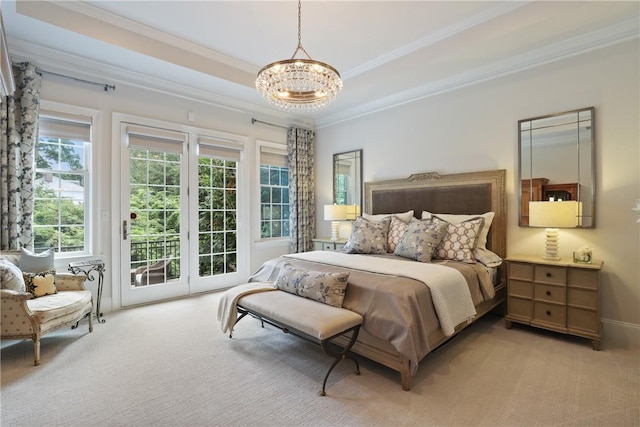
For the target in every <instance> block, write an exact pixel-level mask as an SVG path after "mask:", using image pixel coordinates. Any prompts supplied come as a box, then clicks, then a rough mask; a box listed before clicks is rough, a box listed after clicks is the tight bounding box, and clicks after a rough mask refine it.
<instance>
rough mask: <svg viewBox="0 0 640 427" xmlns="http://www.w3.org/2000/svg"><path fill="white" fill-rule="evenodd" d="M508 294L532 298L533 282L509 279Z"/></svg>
mask: <svg viewBox="0 0 640 427" xmlns="http://www.w3.org/2000/svg"><path fill="white" fill-rule="evenodd" d="M509 296H518V297H525V298H533V283H531V282H524V281H522V280H514V279H511V280H509Z"/></svg>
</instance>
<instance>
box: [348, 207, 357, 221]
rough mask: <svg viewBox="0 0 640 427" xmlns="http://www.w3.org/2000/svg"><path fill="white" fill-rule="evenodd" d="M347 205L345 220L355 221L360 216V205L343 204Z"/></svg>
mask: <svg viewBox="0 0 640 427" xmlns="http://www.w3.org/2000/svg"><path fill="white" fill-rule="evenodd" d="M345 206H346V207H347V218H346V219H347V221H355V219H356V218H358V217H359V216H360V205H345Z"/></svg>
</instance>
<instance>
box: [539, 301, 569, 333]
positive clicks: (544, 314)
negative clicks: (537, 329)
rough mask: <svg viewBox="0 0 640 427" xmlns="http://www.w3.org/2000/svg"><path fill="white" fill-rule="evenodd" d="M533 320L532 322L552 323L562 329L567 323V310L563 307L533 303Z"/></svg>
mask: <svg viewBox="0 0 640 427" xmlns="http://www.w3.org/2000/svg"><path fill="white" fill-rule="evenodd" d="M533 319H534V322H535V321H541V322H544V323H553V324H554V325H558V326H560V327H562V328H564V327H565V326H566V322H567V308H566V306H564V305H557V304H550V303H546V302H538V301H536V302H534V303H533Z"/></svg>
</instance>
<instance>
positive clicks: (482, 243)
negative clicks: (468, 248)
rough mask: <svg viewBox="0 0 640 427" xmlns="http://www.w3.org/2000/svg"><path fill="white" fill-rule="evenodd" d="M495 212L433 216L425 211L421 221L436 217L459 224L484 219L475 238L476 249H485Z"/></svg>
mask: <svg viewBox="0 0 640 427" xmlns="http://www.w3.org/2000/svg"><path fill="white" fill-rule="evenodd" d="M495 214H496V213H495V212H485V213H483V214H481V215H454V214H434V213H431V212H427V211H422V219H429V218H431V216H432V215H435V216H437V217H438V218H440V219H441V220H443V221H447V222H448V223H450V224H455V225H457V224H460V223H461V222H464V221H469V220H470V219H474V218H478V217H481V218H483V219H484V222H483V223H482V228H481V229H480V233H479V234H478V237H477V238H476V243H475V244H476V248H482V249H486V248H487V236H488V235H489V228H491V223H492V222H493V217H494V216H495Z"/></svg>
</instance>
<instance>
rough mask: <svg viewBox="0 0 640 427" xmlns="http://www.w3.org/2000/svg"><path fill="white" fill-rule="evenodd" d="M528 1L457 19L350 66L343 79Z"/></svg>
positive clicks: (505, 3) (414, 50)
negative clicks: (354, 65)
mask: <svg viewBox="0 0 640 427" xmlns="http://www.w3.org/2000/svg"><path fill="white" fill-rule="evenodd" d="M529 3H531V1H524V2H515V1H514V2H500V3H498V4H496V5H495V6H493V7H491V8H489V9H485V10H482V11H481V12H480V13H477V14H475V15H473V16H471V17H469V18H466V19H463V20H460V21H457V22H456V23H454V24H452V25H449V26H448V27H445V28H442V29H440V30H438V31H435V32H433V33H429V34H428V35H427V36H425V37H422V38H420V39H418V40H415V41H413V42H411V43H409V44H407V45H405V46H402V47H400V48H398V49H394V50H392V51H390V52H387V53H385V54H384V55H380V56H379V57H377V58H374V59H373V60H371V61H368V62H365V63H364V64H362V65H359V66H357V67H355V68H352V69H351V70H347V71H346V72H344V73H343V78H344V80H348V79H350V78H353V77H355V76H357V75H359V74H363V73H366V72H367V71H371V70H373V69H375V68H377V67H380V66H382V65H384V64H386V63H389V62H392V61H394V60H396V59H398V58H401V57H403V56H406V55H409V54H411V53H413V52H416V51H418V50H420V49H424V48H425V47H427V46H430V45H432V44H435V43H438V42H440V41H442V40H446V39H448V38H450V37H453V36H455V35H457V34H460V33H463V32H465V31H468V30H470V29H471V28H474V27H477V26H479V25H481V24H484V23H485V22H487V21H490V20H492V19H495V18H497V17H499V16H502V15H504V14H505V13H509V12H512V11H514V10H516V9H519V8H521V7H523V6H525V5H527V4H529Z"/></svg>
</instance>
